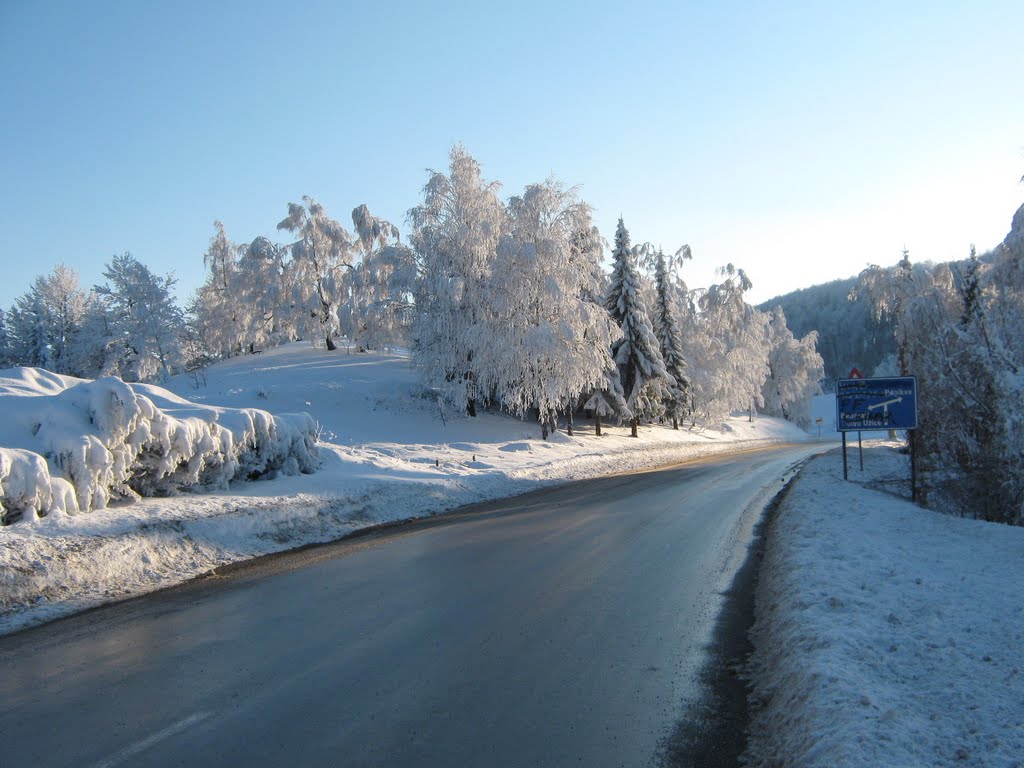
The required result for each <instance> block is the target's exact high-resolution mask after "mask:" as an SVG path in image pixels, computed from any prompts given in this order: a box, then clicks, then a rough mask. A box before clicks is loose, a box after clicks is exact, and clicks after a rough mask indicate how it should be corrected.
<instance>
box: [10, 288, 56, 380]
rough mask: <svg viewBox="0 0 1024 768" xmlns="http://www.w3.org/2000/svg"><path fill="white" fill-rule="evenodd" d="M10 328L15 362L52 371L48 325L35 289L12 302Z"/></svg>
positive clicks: (42, 303)
mask: <svg viewBox="0 0 1024 768" xmlns="http://www.w3.org/2000/svg"><path fill="white" fill-rule="evenodd" d="M11 326H12V330H13V337H14V338H13V343H12V345H11V347H12V355H11V356H12V358H13V359H14V362H15V363H16V364H17V365H24V366H29V367H33V368H46V369H49V368H51V367H52V362H53V361H52V358H51V357H50V327H49V326H50V322H49V317H48V314H47V311H46V305H45V304H44V302H43V297H42V294H41V293H40V292H39V289H38V286H35V285H33V286H32V288H31V289H30V290H29V291H28V293H25V294H23V295H21V296H19V297H18V298H17V299H15V301H14V307H13V308H12V309H11Z"/></svg>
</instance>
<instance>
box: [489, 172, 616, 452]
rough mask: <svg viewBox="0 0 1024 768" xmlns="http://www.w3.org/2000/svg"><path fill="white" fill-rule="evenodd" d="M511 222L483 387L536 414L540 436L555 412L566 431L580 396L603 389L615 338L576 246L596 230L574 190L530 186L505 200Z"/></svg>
mask: <svg viewBox="0 0 1024 768" xmlns="http://www.w3.org/2000/svg"><path fill="white" fill-rule="evenodd" d="M508 213H509V229H508V233H507V234H506V235H505V236H504V237H502V239H501V241H500V243H499V245H498V251H497V255H496V259H495V262H494V265H493V268H492V271H491V275H490V279H489V281H488V284H487V290H486V300H487V304H488V307H489V309H490V312H491V313H492V320H491V323H490V328H491V331H490V343H489V344H484V345H482V346H481V351H480V355H479V362H480V369H479V370H480V376H481V379H480V382H481V386H482V387H483V388H485V389H486V390H488V391H493V392H495V394H496V396H497V398H498V400H499V402H501V404H502V405H503V406H504V407H506V408H508V409H509V410H510V411H512V412H513V413H515V414H518V415H520V416H523V415H525V414H526V413H527V412H528V411H531V410H535V411H536V413H537V415H538V417H539V419H540V423H541V425H542V434H543V435H544V436H545V437H546V436H547V433H548V429H549V425H554V424H555V423H556V417H557V415H558V414H559V413H566V414H567V416H568V418H569V419H570V425H571V418H572V416H571V414H572V412H573V411H574V410H575V408H576V406H577V404H578V403H579V400H580V397H581V396H582V395H583V394H584V393H587V392H590V391H592V390H593V389H594V388H595V387H597V386H598V385H599V384H601V383H602V382H603V379H604V375H605V370H606V368H607V367H608V366H609V365H610V363H611V358H610V354H609V349H610V345H611V343H612V341H613V339H614V338H615V337H616V336H617V329H616V328H615V324H614V323H613V322H612V320H611V318H610V316H609V315H608V313H607V312H606V311H605V310H604V309H603V308H602V307H600V306H598V305H597V304H595V303H594V302H592V301H589V300H588V297H589V296H592V295H593V294H595V293H596V292H597V291H598V290H599V283H598V282H597V280H596V278H595V274H594V270H593V268H592V267H593V265H592V263H591V262H590V261H589V260H587V259H585V258H583V257H582V254H580V253H579V252H578V251H577V250H576V247H577V246H578V243H576V242H574V237H575V236H576V235H577V233H579V232H580V231H582V230H584V229H590V228H591V227H592V224H591V213H590V208H589V206H587V205H586V204H585V203H583V202H581V201H579V200H578V198H577V196H576V191H575V190H574V189H565V188H564V187H563V186H562V185H561V184H559V183H558V182H556V181H553V180H548V181H546V182H544V183H541V184H532V185H530V186H529V187H527V188H526V190H525V192H524V193H523V194H522V195H521V196H518V197H513V198H511V199H510V200H509V204H508Z"/></svg>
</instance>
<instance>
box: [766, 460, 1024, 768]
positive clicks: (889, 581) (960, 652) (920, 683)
mask: <svg viewBox="0 0 1024 768" xmlns="http://www.w3.org/2000/svg"><path fill="white" fill-rule="evenodd" d="M850 458H851V464H850V466H851V469H850V479H851V482H844V481H843V480H842V476H843V468H842V455H841V453H840V452H839V451H833V452H830V453H828V454H826V455H824V456H822V457H820V458H818V459H815V460H813V461H812V462H811V463H810V464H809V465H808V466H807V467H806V468H805V469H804V471H803V472H802V473H801V474H800V476H799V478H798V479H797V480H796V481H795V482H794V483H793V484H792V485H791V486H790V490H789V492H788V494H787V496H786V498H785V501H784V502H783V504H782V506H781V507H780V509H779V511H778V515H777V517H776V518H775V521H774V523H773V524H772V530H771V532H770V537H769V542H768V547H767V551H766V553H765V559H764V561H763V565H762V570H761V579H760V585H759V588H758V595H757V623H756V626H755V631H754V642H755V646H756V652H755V656H754V659H753V662H752V674H753V681H754V683H755V687H754V701H755V703H756V706H755V716H754V721H753V723H752V741H751V744H750V747H749V754H748V757H749V760H750V764H752V765H758V766H804V767H807V768H810V767H812V766H828V767H829V768H837V767H839V766H851V767H852V766H958V765H964V766H1007V767H1009V766H1021V765H1022V764H1024V679H1022V678H1024V675H1022V667H1024V599H1022V597H1021V565H1022V564H1024V529H1021V528H1011V527H1008V526H1004V525H997V524H993V523H985V522H980V521H975V520H966V519H962V518H953V517H947V516H944V515H941V514H938V513H935V512H930V511H928V510H924V509H921V508H919V507H917V506H915V505H913V504H911V503H910V502H909V501H907V500H906V499H905V498H901V497H903V496H908V495H909V492H910V485H909V476H910V470H909V466H908V460H907V457H906V456H904V455H901V454H900V453H898V452H897V451H896V450H895V448H894V447H893V446H891V445H887V444H884V443H872V444H870V445H869V446H868V447H867V448H866V450H865V460H864V465H865V466H864V472H863V473H862V472H861V471H860V469H859V461H858V459H857V454H856V443H854V449H853V450H852V451H851V454H850Z"/></svg>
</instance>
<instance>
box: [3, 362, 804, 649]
mask: <svg viewBox="0 0 1024 768" xmlns="http://www.w3.org/2000/svg"><path fill="white" fill-rule="evenodd" d="M39 375H40V376H44V377H45V376H49V374H39ZM56 378H57V377H55V380H56ZM47 380H49V379H47ZM51 383H52V382H51ZM100 384H101V382H96V384H94V385H82V384H79V385H77V386H75V387H72V388H70V389H69V388H68V382H66V381H58V382H56V383H53V386H52V387H51V389H52V392H51V391H49V390H46V391H45V392H44V391H40V388H39V387H35V386H33V387H28V388H27V389H23V390H19V389H18V387H16V386H11V387H8V388H7V389H6V390H5V394H4V395H3V396H0V404H2V407H3V408H4V409H6V410H5V413H11V414H17V418H16V421H17V422H18V423H19V424H23V423H24V424H28V423H29V422H31V423H37V422H38V423H49V422H47V420H46V418H45V415H44V414H45V411H46V409H47V408H51V407H52V404H53V403H54V402H56V400H59V399H60V398H61V397H65V398H66V397H68V396H69V395H70V394H74V392H75V389H77V388H80V387H81V386H91V387H92V388H94V389H95V388H96V387H98V386H100ZM108 384H109V386H116V385H114V384H113V383H112V382H108ZM108 384H103V385H102V386H104V387H105V386H108ZM58 385H59V386H58ZM167 386H168V389H169V390H170V391H168V392H161V391H158V390H157V389H156V388H152V387H141V386H137V387H133V388H132V391H134V392H137V393H138V394H141V395H143V396H145V397H147V398H149V399H150V400H151V401H152V403H154V405H155V406H159V410H162V411H164V412H165V413H168V414H171V415H175V416H177V417H179V418H184V417H185V416H186V415H188V416H194V415H196V414H206V418H205V421H203V420H201V421H203V423H204V424H210V423H214V422H211V421H210V419H209V418H208V417H209V415H210V414H212V413H216V414H218V419H219V420H220V421H218V422H216V423H220V422H221V421H224V420H228V421H230V420H232V419H237V415H238V414H244V413H250V412H251V411H252V409H259V411H260V412H267V413H268V414H276V415H277V416H275V417H274V418H275V419H277V420H278V421H281V417H280V414H287V413H303V412H305V413H308V414H310V415H311V416H312V418H313V419H314V420H315V421H316V427H315V428H316V430H317V432H318V434H319V437H320V443H319V444H318V445H317V453H318V457H319V469H318V470H317V471H316V472H315V473H313V474H294V475H285V474H284V473H280V472H271V473H269V474H268V475H267V477H268V478H269V479H263V480H256V481H252V482H239V481H238V480H237V479H235V480H232V481H231V482H230V485H228V486H227V487H223V488H220V489H219V490H207V491H206V492H203V493H184V494H182V495H178V496H173V497H169V498H145V499H142V500H141V501H137V502H135V503H131V504H118V503H112V504H111V505H110V506H109V507H108V508H105V509H95V510H93V511H91V512H83V513H79V514H67V513H65V512H62V511H61V510H60V508H59V507H54V511H53V512H52V513H51V514H49V515H47V516H46V517H42V518H38V519H36V518H35V517H34V516H26V518H25V519H23V520H21V521H20V522H18V523H15V524H14V525H10V526H6V527H3V528H0V631H11V630H14V629H17V628H19V627H23V626H26V625H28V624H32V623H36V622H39V621H43V620H47V619H50V618H53V617H56V616H61V615H65V614H68V613H71V612H74V611H77V610H81V609H83V608H86V607H89V606H92V605H96V604H99V603H103V602H107V601H110V600H114V599H119V598H123V597H128V596H131V595H137V594H141V593H143V592H146V591H150V590H153V589H156V588H159V587H164V586H168V585H170V584H174V583H179V582H181V581H183V580H186V579H189V578H192V577H195V576H198V575H201V574H203V573H206V572H209V571H210V570H212V569H214V568H216V567H217V566H219V565H223V564H225V563H229V562H234V561H237V560H241V559H245V558H249V557H254V556H257V555H261V554H265V553H269V552H275V551H281V550H284V549H287V548H290V547H295V546H299V545H301V544H305V543H309V542H317V541H327V540H330V539H334V538H337V537H339V536H343V535H345V534H347V533H350V532H352V531H354V530H356V529H359V528H363V527H366V526H368V525H373V524H376V523H381V522H387V521H393V520H401V519H406V518H412V517H418V516H423V515H431V514H436V513H439V512H443V511H445V510H448V509H452V508H454V507H456V506H460V505H462V504H467V503H471V502H475V501H481V500H485V499H493V498H500V497H503V496H509V495H513V494H516V493H519V492H522V491H526V490H530V489H531V488H535V487H537V485H538V484H541V483H552V482H559V481H565V480H569V479H574V478H585V477H593V476H597V475H601V474H606V473H610V472H622V471H629V470H631V469H639V468H644V467H650V466H654V465H657V464H665V463H670V462H673V461H679V460H683V459H686V458H688V457H695V456H701V455H706V454H709V453H713V452H717V451H723V450H730V449H736V448H739V447H741V446H740V445H737V443H743V444H744V445H757V444H759V443H763V442H766V441H783V440H785V441H789V440H804V439H807V436H806V435H805V434H804V433H803V432H801V431H800V430H799V429H797V428H796V427H794V426H793V425H791V424H789V423H787V422H783V421H780V420H777V419H771V418H758V419H755V420H754V421H753V422H748V421H747V420H746V418H737V419H735V420H733V421H730V422H729V423H728V424H727V425H725V427H724V428H723V430H722V431H709V430H705V431H701V432H687V431H678V432H677V431H674V430H672V429H670V428H666V427H661V426H649V427H645V428H642V429H641V437H640V439H639V440H636V439H632V438H630V437H628V436H627V435H628V428H615V427H612V428H607V426H606V427H605V430H606V431H605V435H604V436H602V437H596V436H595V435H594V433H593V427H592V425H591V424H589V423H586V424H577V429H576V435H575V436H572V437H570V436H569V435H567V434H565V433H564V432H558V433H555V434H554V435H553V436H552V437H551V438H549V439H548V440H546V441H544V440H541V439H540V429H539V427H538V426H537V425H536V424H533V423H530V422H523V421H519V420H517V419H513V418H509V417H507V416H503V415H497V414H482V415H480V416H479V417H477V418H475V419H470V418H467V417H464V416H462V415H460V414H457V413H453V412H451V411H450V410H449V409H447V408H446V407H445V406H443V405H442V404H440V403H439V402H438V401H437V399H436V398H434V397H433V396H431V395H429V393H424V392H423V390H422V388H421V387H420V386H419V385H418V384H417V377H416V374H415V372H414V371H413V370H412V369H411V367H410V365H409V361H408V358H407V357H406V356H404V355H401V354H382V355H377V354H374V355H369V354H354V353H353V354H349V353H348V352H347V350H346V349H345V348H344V347H342V348H340V349H338V350H336V351H335V352H327V351H324V350H318V349H314V348H311V347H310V346H309V345H307V344H291V345H288V346H285V347H280V348H276V349H272V350H268V351H267V352H265V353H263V354H260V355H252V356H248V357H243V358H235V359H232V360H228V361H226V362H224V363H220V364H218V365H215V366H213V367H211V368H210V369H209V370H207V371H206V373H205V381H201V382H200V384H199V386H197V385H196V382H195V380H194V379H193V378H191V377H189V376H179V377H176V378H175V379H173V380H172V381H171V382H169V384H168V385H167ZM86 391H88V390H83V392H86ZM55 399H56V400H55ZM125 399H127V395H125ZM186 401H187V402H186ZM176 409H177V411H176ZM232 409H234V410H232ZM87 410H88V409H87ZM61 412H62V413H63V412H64V410H63V409H61ZM12 418H14V417H13V416H12ZM72 421H73V419H71V416H70V415H68V414H67V413H65V415H64V417H62V418H58V419H55V421H54V423H59V424H61V425H65V426H66V425H67V424H70V423H72ZM285 421H287V420H285ZM12 423H13V422H12ZM12 429H13V427H12ZM29 431H30V430H29ZM43 431H44V430H43V429H42V428H41V429H40V430H39V432H40V433H42V432H43ZM83 431H87V430H85V428H83ZM5 434H6V433H5ZM19 434H20V433H19ZM211 434H212V433H211ZM0 437H3V436H2V435H0ZM128 442H130V441H128ZM0 445H4V447H8V445H7V444H5V443H2V442H0ZM11 445H13V446H14V447H20V444H18V445H14V443H12V444H11ZM236 478H237V476H236ZM222 485H223V483H222ZM215 486H216V484H215V485H214V487H215ZM165 490H167V491H170V490H172V489H171V488H167V489H165Z"/></svg>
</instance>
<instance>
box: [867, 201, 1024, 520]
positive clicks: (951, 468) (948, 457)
mask: <svg viewBox="0 0 1024 768" xmlns="http://www.w3.org/2000/svg"><path fill="white" fill-rule="evenodd" d="M1022 265H1024V206H1021V208H1020V209H1019V210H1018V211H1017V213H1016V214H1015V215H1014V217H1013V223H1012V225H1011V230H1010V233H1009V234H1008V235H1007V236H1006V239H1005V240H1004V241H1003V243H1002V244H1001V245H1000V246H999V247H998V248H996V249H995V250H994V251H993V252H992V253H990V254H988V255H987V256H986V257H983V258H975V257H974V254H972V257H971V258H969V259H967V260H966V261H965V262H962V263H960V264H953V265H948V264H940V265H937V266H931V267H926V266H922V265H915V266H914V267H913V268H911V267H910V265H909V259H907V258H906V256H904V259H903V261H901V263H900V265H898V266H897V267H895V268H890V269H882V268H877V267H875V268H872V269H870V270H867V271H865V273H862V275H861V283H860V284H859V286H858V291H860V292H862V293H863V294H864V295H867V296H870V298H871V300H872V301H873V303H874V305H875V307H876V311H878V312H884V313H888V315H889V316H890V317H892V319H893V322H894V326H895V334H896V338H897V340H898V342H899V347H900V351H901V353H902V354H901V372H903V373H909V374H912V375H915V376H917V380H918V429H916V430H914V431H913V432H912V433H911V436H912V441H911V442H912V450H913V451H914V455H915V460H916V462H917V470H918V471H917V480H918V488H917V491H918V499H919V500H920V501H921V502H923V503H925V504H926V505H928V506H935V507H938V508H942V509H947V510H949V511H952V512H955V513H957V514H963V515H968V516H972V517H980V518H983V519H986V520H993V521H998V522H1007V523H1013V524H1017V525H1022V524H1024V415H1022V413H1021V407H1020V404H1021V403H1022V402H1024V376H1022V373H1021V372H1022V371H1024V266H1022Z"/></svg>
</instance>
